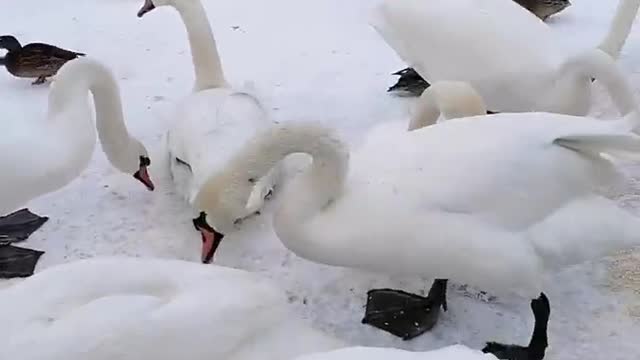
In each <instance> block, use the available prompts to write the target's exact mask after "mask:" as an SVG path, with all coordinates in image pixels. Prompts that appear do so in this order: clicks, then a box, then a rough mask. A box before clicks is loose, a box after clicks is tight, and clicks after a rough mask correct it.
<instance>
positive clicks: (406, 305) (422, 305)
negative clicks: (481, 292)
mask: <svg viewBox="0 0 640 360" xmlns="http://www.w3.org/2000/svg"><path fill="white" fill-rule="evenodd" d="M446 289H447V280H443V279H438V280H435V281H434V282H433V285H432V286H431V290H430V291H429V295H428V296H427V297H424V296H420V295H416V294H411V293H407V292H404V291H401V290H392V289H374V290H370V291H369V292H367V306H366V310H365V316H364V318H363V319H362V323H363V324H369V325H371V326H374V327H376V328H378V329H380V330H383V331H387V332H389V333H391V334H393V335H395V336H398V337H400V338H402V339H403V340H410V339H413V338H415V337H417V336H419V335H421V334H423V333H425V332H426V331H429V330H431V329H432V328H433V327H434V326H435V324H436V323H437V321H438V318H439V316H440V307H441V306H442V307H443V309H444V310H445V311H446V310H447V301H446Z"/></svg>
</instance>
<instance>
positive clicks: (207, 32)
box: [173, 0, 227, 91]
mask: <svg viewBox="0 0 640 360" xmlns="http://www.w3.org/2000/svg"><path fill="white" fill-rule="evenodd" d="M173 6H174V7H175V8H176V10H177V11H178V13H179V14H180V17H181V18H182V22H183V23H184V25H185V27H186V29H187V34H188V37H189V46H190V47H191V60H192V61H193V67H194V71H195V78H196V83H195V86H194V91H200V90H205V89H212V88H219V87H226V86H227V80H226V79H225V77H224V72H223V70H222V61H221V59H220V54H219V53H218V48H217V45H216V40H215V38H214V36H213V31H212V30H211V25H210V24H209V20H208V19H207V13H206V11H205V9H204V7H203V6H202V3H201V2H200V1H198V0H190V1H175V2H174V3H173Z"/></svg>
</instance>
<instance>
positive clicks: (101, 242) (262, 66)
mask: <svg viewBox="0 0 640 360" xmlns="http://www.w3.org/2000/svg"><path fill="white" fill-rule="evenodd" d="M142 2H143V1H142V0H85V1H82V2H81V1H77V0H57V1H48V0H21V1H19V2H17V1H15V2H11V5H10V6H5V8H4V9H3V11H0V24H3V27H2V31H3V32H11V33H13V34H14V35H16V36H17V37H18V39H19V40H21V41H23V42H31V41H43V42H48V43H52V44H56V45H59V46H62V47H65V48H68V49H72V50H77V51H82V52H86V53H87V54H89V55H91V56H93V57H96V58H98V59H100V60H101V61H103V62H104V63H105V64H107V65H108V66H109V67H111V68H112V69H113V71H114V73H115V74H116V75H117V77H118V80H119V83H120V86H121V90H122V96H123V105H124V112H125V117H126V119H127V125H128V127H129V129H130V131H131V132H132V133H133V134H134V135H135V136H137V137H139V138H140V139H141V140H142V141H144V143H145V144H146V146H147V147H148V148H149V149H150V152H151V160H152V166H151V167H150V172H151V176H152V177H153V180H154V181H155V183H156V191H155V192H153V193H151V192H148V191H147V190H145V189H144V188H143V187H142V186H141V185H140V184H139V183H137V182H136V181H135V180H133V179H132V178H130V177H128V176H125V175H122V174H120V173H118V172H117V171H116V170H115V169H113V168H112V167H111V166H110V165H109V164H108V162H107V160H106V158H105V156H104V154H103V153H102V152H100V151H96V152H95V154H94V159H93V161H92V163H91V165H90V166H89V168H88V169H87V170H86V171H85V172H84V174H83V175H82V176H81V177H80V178H78V179H76V180H75V181H74V182H73V183H72V184H70V185H69V186H67V187H65V188H64V189H62V190H60V191H58V192H55V193H52V194H49V195H47V196H44V197H42V198H39V199H37V200H35V201H32V202H31V203H30V204H29V206H30V208H31V209H32V211H34V212H37V213H38V214H41V215H46V216H50V217H51V220H49V222H48V223H47V224H45V226H43V227H42V229H41V230H39V231H38V232H36V233H35V234H33V235H32V237H31V238H30V239H29V240H28V241H27V242H26V243H24V245H26V246H29V247H32V248H36V249H40V250H44V251H46V254H45V255H44V256H43V257H42V259H41V260H40V263H39V265H38V271H39V270H42V269H44V268H47V267H50V266H52V265H55V264H59V263H64V262H69V261H72V260H75V259H81V258H87V257H93V256H96V255H121V254H125V255H131V256H141V257H161V258H172V259H184V260H189V261H194V262H198V261H199V256H200V245H201V242H200V237H199V235H198V234H197V233H196V232H195V230H194V229H193V226H192V224H191V218H192V217H193V216H194V214H193V212H192V211H191V210H190V209H189V208H188V207H187V205H186V204H184V203H183V201H182V200H181V199H180V198H179V196H178V195H177V194H176V193H175V191H174V190H173V188H172V185H171V182H170V179H169V176H168V172H167V167H166V162H165V158H164V156H163V150H164V148H163V143H162V142H161V138H162V135H163V134H164V132H165V131H166V129H167V128H168V124H169V120H170V119H167V118H166V117H165V114H167V113H168V110H170V109H171V108H172V106H173V102H174V101H176V100H178V99H180V98H181V97H182V96H184V95H185V94H187V93H188V92H190V91H191V89H192V86H193V67H192V64H191V58H190V54H189V48H188V43H187V40H186V35H185V31H184V26H183V24H182V22H181V21H180V19H179V17H178V14H177V13H176V12H175V11H171V10H169V9H164V8H163V9H158V10H156V11H154V12H153V13H151V14H148V15H146V16H145V17H144V18H143V19H138V18H137V17H136V12H137V10H138V8H139V7H140V6H141V5H142ZM204 4H205V7H206V9H207V12H208V16H209V19H210V22H211V24H212V27H213V30H214V34H215V36H216V38H217V40H218V47H219V50H220V52H221V54H222V60H223V65H224V68H225V71H226V73H227V76H228V79H229V81H230V82H232V83H234V84H238V85H242V84H243V83H244V82H245V81H251V82H252V83H253V85H254V86H255V88H256V91H257V92H258V94H260V95H261V96H262V100H263V101H264V103H265V104H266V105H267V107H268V108H269V109H270V110H271V113H272V116H273V117H274V119H276V120H296V121H306V120H308V119H314V120H321V121H323V122H326V123H327V124H331V125H332V126H335V127H336V128H338V129H339V130H340V131H341V132H342V133H343V134H344V135H345V136H346V137H347V138H348V139H349V140H351V141H352V142H353V144H357V143H358V141H359V140H360V136H361V135H362V134H363V133H364V132H365V131H366V130H367V129H368V128H370V127H371V126H372V125H374V124H376V123H380V122H385V121H390V120H397V119H400V118H406V117H407V115H408V113H409V111H410V106H411V105H412V103H413V101H414V100H413V99H405V98H397V97H393V96H389V95H388V94H387V93H385V90H386V88H387V87H388V86H389V85H391V84H392V82H393V81H394V80H395V79H394V77H392V76H391V75H389V74H390V73H391V72H393V71H396V70H399V69H401V68H403V67H404V66H405V65H404V64H403V63H402V62H401V61H400V60H399V59H398V58H397V56H396V55H395V54H394V53H393V51H392V50H391V49H390V48H389V47H388V46H387V45H386V44H385V43H384V42H383V41H382V39H381V38H380V37H379V36H378V35H377V34H376V33H375V31H374V30H373V29H372V28H371V27H370V26H369V25H368V24H367V20H368V17H369V11H370V9H371V8H372V7H373V6H374V5H375V4H376V1H373V0H350V1H343V0H306V1H296V0H270V1H262V0H235V1H212V0H205V1H204ZM616 6H617V1H599V0H581V1H576V2H574V4H573V5H572V6H571V7H570V8H568V9H567V10H565V11H563V12H562V13H561V14H559V15H558V16H556V17H554V18H552V19H551V20H550V21H549V24H550V26H552V27H553V28H554V31H557V34H558V37H559V38H562V39H563V41H566V45H567V46H568V47H570V48H572V49H576V51H577V50H578V49H584V48H587V47H591V46H593V45H595V44H597V43H599V41H600V40H601V39H602V37H603V36H604V34H605V32H606V27H607V25H608V24H609V21H610V20H611V17H612V16H613V13H614V10H615V7H616ZM513 34H514V37H517V31H515V30H514V32H513ZM639 37H640V28H638V27H637V26H636V28H634V30H633V32H632V34H631V36H630V37H629V39H628V40H627V44H626V45H625V47H624V49H623V51H622V55H621V60H620V64H621V66H622V68H623V70H624V71H625V72H626V73H627V74H629V79H630V80H631V81H632V82H633V83H634V84H633V85H634V89H636V92H637V91H638V89H640V85H637V80H638V79H640V76H638V73H640V61H639V60H640V41H639V40H640V38H639ZM178 69H181V70H178ZM47 91H48V90H47V87H34V86H31V85H30V81H29V80H24V79H16V78H13V77H11V76H10V75H9V74H8V73H6V72H5V71H0V99H2V114H3V117H2V121H3V122H5V123H6V122H12V121H29V120H30V119H32V118H37V117H40V118H41V117H42V116H44V113H45V111H46V97H47ZM595 100H596V106H595V107H594V110H593V114H594V115H596V116H598V117H603V118H611V117H612V116H615V111H613V108H612V104H611V102H610V101H609V99H608V98H607V96H605V95H604V94H603V92H602V91H599V92H598V93H597V96H596V99H595ZM229 141H233V139H229ZM628 172H629V173H630V174H631V175H634V174H635V175H638V174H640V168H638V167H636V166H629V167H628ZM638 194H640V185H639V184H637V183H636V182H635V181H631V182H630V183H629V186H628V188H626V189H620V190H619V191H618V192H617V193H615V194H614V195H615V196H619V197H620V201H621V203H622V204H624V205H625V206H629V207H633V208H636V207H638V205H640V196H638ZM277 200H278V199H277V196H276V198H275V199H274V201H273V202H276V201H277ZM273 206H274V204H273V203H271V204H269V206H268V209H267V211H265V212H263V214H264V215H263V216H260V217H258V218H256V219H255V220H252V221H248V222H246V223H245V226H244V228H243V229H242V230H241V231H240V232H238V233H236V234H233V235H229V236H227V237H226V238H225V239H224V240H223V242H222V245H221V247H220V249H219V250H218V252H217V254H216V261H217V264H219V265H225V266H231V267H236V268H241V269H246V270H250V271H255V272H258V273H261V274H263V275H265V276H268V277H269V278H271V279H273V280H274V281H275V282H277V283H278V284H279V285H280V286H281V287H282V288H284V289H285V290H286V291H287V294H288V296H289V302H290V303H291V305H292V307H293V309H294V311H295V312H296V313H298V314H299V315H300V316H302V317H304V318H305V319H308V320H310V321H311V322H312V323H313V324H314V325H315V326H316V327H318V328H319V329H321V330H324V331H326V332H328V333H330V334H332V335H335V336H337V337H338V338H340V339H342V340H344V341H346V342H348V343H351V344H354V345H363V346H379V347H380V346H382V347H387V346H393V347H398V348H402V349H408V350H432V349H436V348H440V347H442V346H447V345H451V344H455V343H462V344H465V345H467V346H470V347H472V348H481V347H482V346H483V345H484V341H486V340H496V341H503V342H517V343H526V342H527V341H528V336H529V334H530V331H531V327H532V324H533V319H532V316H531V312H530V309H529V301H528V299H522V298H516V297H513V298H504V297H501V298H497V299H494V298H492V297H491V296H489V295H486V294H481V293H479V292H478V291H477V290H475V289H471V288H466V287H464V286H461V285H455V284H453V285H452V286H453V287H454V288H453V289H451V291H450V293H449V311H448V312H447V313H445V314H443V316H441V321H440V323H439V324H438V326H437V327H436V328H435V329H434V330H433V331H431V332H430V333H428V334H425V335H423V336H421V337H419V338H417V339H415V340H412V341H409V342H403V341H401V340H399V339H397V338H394V337H392V336H391V335H388V334H386V333H384V332H381V331H379V330H377V329H374V328H372V327H368V326H364V325H362V324H360V320H361V318H362V316H363V313H364V308H363V307H364V303H365V294H366V291H367V290H368V289H370V288H374V287H393V288H400V289H403V290H406V291H413V292H421V291H426V290H427V289H428V288H429V286H430V283H431V279H420V278H406V277H402V278H390V277H388V276H385V275H380V274H369V273H363V272H357V271H353V270H349V269H341V268H332V267H328V266H323V265H319V264H313V263H310V262H308V261H306V260H303V259H300V258H298V257H296V256H295V255H294V254H292V253H290V252H288V251H287V250H286V249H285V248H284V246H283V245H282V244H281V243H280V242H279V240H278V239H277V238H276V237H275V235H274V234H273V232H272V230H271V224H270V221H271V219H270V217H269V212H270V211H271V210H272V209H273ZM327 236H331V233H330V231H328V232H327ZM617 264H618V265H616V263H615V262H614V263H613V264H611V263H610V262H609V261H601V262H598V263H595V264H585V265H581V266H577V267H574V268H572V269H569V270H567V271H565V272H563V273H561V274H559V275H557V276H556V277H555V279H554V282H553V284H551V285H550V286H549V288H548V291H547V295H548V296H549V298H550V301H551V305H552V313H551V320H550V325H549V338H550V348H549V350H548V352H547V354H548V355H547V357H548V358H549V359H563V360H574V359H575V360H578V359H580V360H581V359H595V360H597V359H605V358H606V359H621V360H627V359H629V360H631V359H637V358H639V357H640V345H638V344H637V339H638V338H639V337H640V323H639V322H638V320H637V319H636V318H635V317H633V316H632V315H631V314H633V312H632V311H631V309H632V307H633V306H634V305H633V304H637V303H638V295H637V294H634V291H633V289H632V290H625V287H624V286H618V285H619V283H620V282H624V279H622V278H624V276H622V275H619V274H624V273H625V272H626V271H625V269H626V268H628V267H631V268H633V265H631V266H629V265H628V264H627V263H626V262H618V263H617ZM619 264H624V265H619ZM636 264H637V263H636ZM620 266H624V267H625V269H620ZM611 267H613V270H614V271H613V272H611V273H609V272H608V268H611ZM19 281H21V280H10V281H3V282H2V283H0V286H6V285H8V284H11V283H15V282H19ZM618 289H622V290H618ZM636 289H637V288H636ZM489 300H490V301H489ZM16 306H17V304H16Z"/></svg>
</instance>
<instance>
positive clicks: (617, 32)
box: [599, 0, 640, 59]
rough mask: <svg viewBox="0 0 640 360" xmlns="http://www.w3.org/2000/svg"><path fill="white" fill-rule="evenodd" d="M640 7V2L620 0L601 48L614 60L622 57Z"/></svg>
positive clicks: (636, 0)
mask: <svg viewBox="0 0 640 360" xmlns="http://www.w3.org/2000/svg"><path fill="white" fill-rule="evenodd" d="M639 7H640V0H619V3H618V7H617V9H616V14H615V15H614V17H613V20H612V21H611V25H610V26H609V31H608V32H607V35H606V36H605V38H604V40H603V41H602V43H601V44H600V46H599V48H600V49H601V50H602V51H604V52H606V53H607V54H609V55H610V56H611V57H613V58H614V59H617V58H618V57H619V56H620V52H621V51H622V47H623V46H624V43H625V42H626V41H627V38H628V37H629V33H630V32H631V28H632V27H633V22H634V20H635V18H636V14H637V13H638V8H639Z"/></svg>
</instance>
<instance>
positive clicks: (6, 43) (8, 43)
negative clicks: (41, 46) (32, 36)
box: [0, 35, 22, 51]
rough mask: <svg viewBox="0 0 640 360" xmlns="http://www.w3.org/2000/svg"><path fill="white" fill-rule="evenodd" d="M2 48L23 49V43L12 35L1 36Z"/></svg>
mask: <svg viewBox="0 0 640 360" xmlns="http://www.w3.org/2000/svg"><path fill="white" fill-rule="evenodd" d="M0 49H7V50H8V51H17V50H20V49H22V45H20V42H19V41H18V39H16V38H15V37H14V36H12V35H3V36H0Z"/></svg>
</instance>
